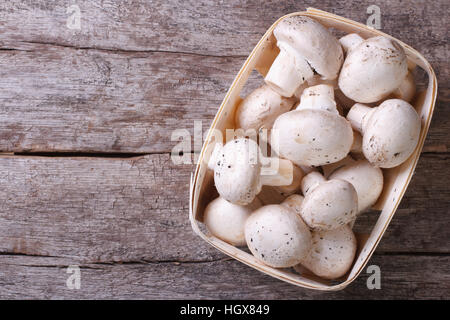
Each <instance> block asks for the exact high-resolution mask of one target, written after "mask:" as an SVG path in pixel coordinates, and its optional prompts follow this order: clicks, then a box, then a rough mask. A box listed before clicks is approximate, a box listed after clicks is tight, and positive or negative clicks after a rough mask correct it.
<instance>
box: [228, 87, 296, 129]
mask: <svg viewBox="0 0 450 320" xmlns="http://www.w3.org/2000/svg"><path fill="white" fill-rule="evenodd" d="M294 101H295V100H294V99H290V98H285V97H282V96H280V95H279V94H278V93H276V92H275V91H273V90H272V89H270V87H269V86H268V85H263V86H261V87H259V88H258V89H256V90H254V91H253V92H251V93H250V94H249V95H248V96H247V97H245V99H244V100H242V101H241V103H240V104H239V106H238V107H237V110H236V115H235V122H236V128H243V129H244V130H248V129H254V130H255V131H258V130H259V129H260V128H266V129H271V128H272V125H273V123H274V121H275V119H276V118H277V117H278V116H279V115H280V114H282V113H285V112H287V111H289V110H290V109H291V108H292V105H293V104H294Z"/></svg>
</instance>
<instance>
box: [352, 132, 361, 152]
mask: <svg viewBox="0 0 450 320" xmlns="http://www.w3.org/2000/svg"><path fill="white" fill-rule="evenodd" d="M350 152H353V153H362V135H361V134H360V133H359V132H358V131H353V144H352V147H351V148H350Z"/></svg>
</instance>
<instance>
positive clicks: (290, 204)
mask: <svg viewBox="0 0 450 320" xmlns="http://www.w3.org/2000/svg"><path fill="white" fill-rule="evenodd" d="M303 200H305V198H304V197H303V196H301V195H299V194H292V195H290V196H289V197H287V198H286V199H285V200H284V201H283V202H282V203H281V205H282V206H285V207H286V208H289V209H291V210H293V211H294V212H295V213H296V214H298V215H299V216H301V214H300V213H301V209H302V203H303Z"/></svg>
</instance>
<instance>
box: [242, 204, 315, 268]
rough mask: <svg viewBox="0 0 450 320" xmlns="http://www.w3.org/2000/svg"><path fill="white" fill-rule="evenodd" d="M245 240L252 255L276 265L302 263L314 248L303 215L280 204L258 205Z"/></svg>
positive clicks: (247, 227)
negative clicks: (259, 206)
mask: <svg viewBox="0 0 450 320" xmlns="http://www.w3.org/2000/svg"><path fill="white" fill-rule="evenodd" d="M245 239H246V241H247V246H248V248H249V249H250V251H251V252H252V253H253V255H254V256H255V257H256V258H258V259H259V260H261V261H263V262H264V263H265V264H267V265H269V266H271V267H275V268H288V267H292V266H295V265H296V264H298V263H300V261H301V260H302V259H304V258H305V257H306V255H307V254H308V252H309V250H310V248H311V232H310V231H309V229H308V227H307V226H306V225H305V223H304V222H303V221H302V219H301V218H300V216H299V215H298V214H296V213H295V212H294V211H293V210H291V209H289V208H286V207H284V206H281V205H268V206H264V207H261V208H259V209H258V210H256V211H255V212H253V214H252V215H251V216H250V217H249V218H248V219H247V222H246V223H245Z"/></svg>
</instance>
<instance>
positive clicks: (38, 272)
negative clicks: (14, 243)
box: [0, 255, 450, 300]
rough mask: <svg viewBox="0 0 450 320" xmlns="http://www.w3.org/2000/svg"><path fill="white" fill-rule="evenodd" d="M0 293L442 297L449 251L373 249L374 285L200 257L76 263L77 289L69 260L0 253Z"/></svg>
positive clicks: (448, 289) (449, 290)
mask: <svg viewBox="0 0 450 320" xmlns="http://www.w3.org/2000/svg"><path fill="white" fill-rule="evenodd" d="M1 258H2V265H1V268H0V286H1V290H0V298H1V299H15V298H27V299H92V298H95V299H260V300H265V299H297V300H302V299H361V298H365V299H425V298H434V299H446V298H447V299H448V297H449V295H450V286H449V283H450V275H449V274H448V265H449V263H450V257H449V256H420V257H416V256H403V255H389V256H388V255H381V256H380V255H375V256H374V257H373V258H372V259H371V261H370V263H369V265H372V264H375V265H378V266H380V270H381V289H380V290H369V289H367V285H366V283H367V279H368V277H369V275H370V274H367V273H366V271H365V270H364V271H363V273H362V274H361V275H360V276H359V277H358V279H356V280H355V282H354V283H352V284H351V285H350V286H349V287H347V288H346V289H345V290H343V291H339V292H331V293H323V292H319V291H313V290H308V289H303V288H298V287H295V286H293V285H289V284H287V283H284V282H282V281H279V280H276V279H274V278H272V277H270V276H267V275H264V274H262V273H260V272H258V271H256V270H254V269H252V268H250V267H247V266H246V265H244V264H241V263H239V262H237V261H235V260H221V261H215V262H203V263H198V262H197V263H181V264H180V263H137V264H123V265H120V264H114V265H105V264H94V265H92V264H91V265H83V264H80V267H81V268H80V271H81V272H80V275H81V282H80V289H79V290H69V289H68V288H67V286H66V280H67V278H68V277H69V274H67V273H66V270H67V267H68V266H69V265H77V262H76V261H74V260H70V259H62V258H46V257H26V256H1Z"/></svg>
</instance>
